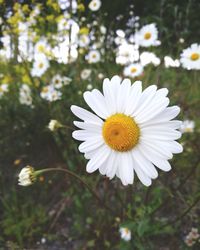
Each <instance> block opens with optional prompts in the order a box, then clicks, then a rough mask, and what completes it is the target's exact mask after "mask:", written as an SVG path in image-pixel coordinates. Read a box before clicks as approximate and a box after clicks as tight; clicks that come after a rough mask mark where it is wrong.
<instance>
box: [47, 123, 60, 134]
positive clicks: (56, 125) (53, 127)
mask: <svg viewBox="0 0 200 250" xmlns="http://www.w3.org/2000/svg"><path fill="white" fill-rule="evenodd" d="M61 127H62V125H61V123H60V122H59V121H57V120H51V121H50V122H49V124H48V128H49V130H51V131H52V132H53V131H55V130H56V129H58V128H61Z"/></svg>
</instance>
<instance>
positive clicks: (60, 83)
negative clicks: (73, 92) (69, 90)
mask: <svg viewBox="0 0 200 250" xmlns="http://www.w3.org/2000/svg"><path fill="white" fill-rule="evenodd" d="M51 84H52V85H53V86H54V87H55V88H56V89H60V88H62V86H63V79H62V77H61V75H59V74H57V75H55V76H54V77H53V78H52V80H51Z"/></svg>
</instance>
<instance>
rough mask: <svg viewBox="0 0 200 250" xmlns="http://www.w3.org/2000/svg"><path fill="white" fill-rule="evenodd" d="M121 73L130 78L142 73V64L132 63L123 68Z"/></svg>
mask: <svg viewBox="0 0 200 250" xmlns="http://www.w3.org/2000/svg"><path fill="white" fill-rule="evenodd" d="M123 73H124V75H125V76H128V77H132V78H134V77H136V76H140V75H141V74H142V73H143V66H142V65H141V64H140V63H132V64H130V65H128V66H126V67H125V68H124V72H123Z"/></svg>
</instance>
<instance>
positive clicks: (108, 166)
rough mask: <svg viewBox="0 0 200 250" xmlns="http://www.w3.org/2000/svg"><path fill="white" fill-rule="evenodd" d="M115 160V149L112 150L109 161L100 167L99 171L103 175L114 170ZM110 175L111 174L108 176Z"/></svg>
mask: <svg viewBox="0 0 200 250" xmlns="http://www.w3.org/2000/svg"><path fill="white" fill-rule="evenodd" d="M114 160H115V154H114V151H113V150H111V152H110V155H109V156H108V159H107V161H106V162H105V163H104V164H103V165H102V166H101V167H100V168H99V172H100V173H101V174H102V175H105V174H106V175H107V176H108V174H107V173H108V172H109V171H110V172H111V171H112V170H113V167H114V166H113V164H114ZM108 177H109V176H108Z"/></svg>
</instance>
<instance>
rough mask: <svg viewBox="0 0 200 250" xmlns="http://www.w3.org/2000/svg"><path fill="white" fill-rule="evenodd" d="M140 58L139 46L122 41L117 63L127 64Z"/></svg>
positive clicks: (118, 50)
mask: <svg viewBox="0 0 200 250" xmlns="http://www.w3.org/2000/svg"><path fill="white" fill-rule="evenodd" d="M138 59H139V51H138V47H137V46H135V45H133V44H128V43H126V42H124V43H122V44H121V45H120V46H119V47H118V49H117V56H116V63H117V64H121V65H125V64H128V63H132V62H134V61H137V60H138Z"/></svg>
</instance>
